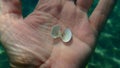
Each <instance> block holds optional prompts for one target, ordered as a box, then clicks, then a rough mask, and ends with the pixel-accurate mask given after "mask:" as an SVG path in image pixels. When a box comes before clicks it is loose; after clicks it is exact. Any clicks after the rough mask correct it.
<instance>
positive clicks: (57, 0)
mask: <svg viewBox="0 0 120 68" xmlns="http://www.w3.org/2000/svg"><path fill="white" fill-rule="evenodd" d="M66 1H68V0H45V1H44V0H40V1H39V3H38V5H37V6H36V9H35V10H37V11H42V12H47V13H50V14H52V15H53V16H55V17H56V16H57V15H58V14H59V13H60V12H61V10H62V7H63V5H64V4H65V2H66ZM40 2H41V3H40Z"/></svg>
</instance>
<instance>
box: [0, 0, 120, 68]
mask: <svg viewBox="0 0 120 68" xmlns="http://www.w3.org/2000/svg"><path fill="white" fill-rule="evenodd" d="M37 1H38V0H22V6H23V7H22V9H23V16H24V17H25V16H27V15H28V14H29V13H30V12H32V11H33V9H34V7H35V5H36V3H37ZM94 1H95V2H94V4H93V5H92V8H91V9H90V11H89V13H88V15H90V14H91V11H93V9H94V8H95V6H96V4H97V0H94ZM0 68H9V63H8V58H7V55H6V53H5V51H4V49H3V47H2V46H1V44H0ZM86 68H120V0H118V2H117V3H116V5H115V7H114V9H113V10H112V12H111V13H110V14H109V17H108V19H107V21H106V24H105V26H104V28H103V29H102V31H101V33H100V36H99V39H98V41H97V44H96V49H95V51H94V53H93V54H92V56H91V58H90V60H89V63H88V65H87V66H86Z"/></svg>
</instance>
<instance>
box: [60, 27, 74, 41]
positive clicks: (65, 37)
mask: <svg viewBox="0 0 120 68" xmlns="http://www.w3.org/2000/svg"><path fill="white" fill-rule="evenodd" d="M61 39H62V41H63V42H69V41H70V40H71V39H72V32H71V30H70V29H68V28H67V29H65V31H64V33H63V34H62V36H61Z"/></svg>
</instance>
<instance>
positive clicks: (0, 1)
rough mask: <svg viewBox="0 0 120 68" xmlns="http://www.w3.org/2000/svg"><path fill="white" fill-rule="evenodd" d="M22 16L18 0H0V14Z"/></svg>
mask: <svg viewBox="0 0 120 68" xmlns="http://www.w3.org/2000/svg"><path fill="white" fill-rule="evenodd" d="M6 13H7V14H15V15H17V16H22V11H21V3H20V0H0V14H6Z"/></svg>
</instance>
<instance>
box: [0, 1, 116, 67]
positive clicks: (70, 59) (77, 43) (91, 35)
mask: <svg viewBox="0 0 120 68" xmlns="http://www.w3.org/2000/svg"><path fill="white" fill-rule="evenodd" d="M75 3H76V4H75ZM75 3H74V1H72V0H40V1H39V2H38V4H37V6H36V8H35V10H34V11H33V12H32V13H31V14H30V15H28V16H27V17H26V18H25V19H23V17H22V14H21V3H20V0H0V34H1V37H0V39H1V42H2V43H3V46H4V48H5V49H6V52H7V54H8V56H9V60H10V66H11V67H12V68H83V65H84V64H85V61H86V60H87V59H88V58H89V56H90V54H91V52H92V51H93V50H94V48H95V45H94V44H95V41H96V37H97V35H98V33H99V30H100V29H101V26H102V24H103V22H104V21H105V19H106V17H107V15H108V13H109V12H110V10H111V7H112V6H113V4H114V0H99V3H98V5H97V7H96V9H95V10H94V11H93V13H92V14H91V16H90V17H88V15H87V12H88V10H89V8H90V6H91V4H92V3H93V0H77V1H76V2H75ZM54 25H60V26H61V28H62V30H64V29H66V28H69V29H71V31H72V34H73V37H72V40H71V41H69V42H68V43H64V42H63V41H62V40H60V39H53V38H52V37H51V34H50V33H51V29H52V27H53V26H54Z"/></svg>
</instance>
